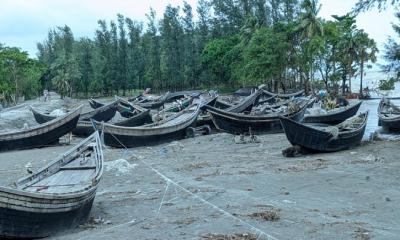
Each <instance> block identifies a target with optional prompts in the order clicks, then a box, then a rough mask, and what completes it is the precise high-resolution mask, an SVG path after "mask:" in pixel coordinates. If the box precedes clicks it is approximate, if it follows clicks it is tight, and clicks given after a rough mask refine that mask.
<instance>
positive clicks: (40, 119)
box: [29, 106, 57, 124]
mask: <svg viewBox="0 0 400 240" xmlns="http://www.w3.org/2000/svg"><path fill="white" fill-rule="evenodd" d="M29 109H30V110H31V112H32V114H33V117H34V118H35V121H36V122H37V123H39V124H43V123H45V122H48V121H51V120H53V119H56V118H57V117H56V116H51V115H49V114H44V113H41V112H39V111H37V110H36V109H34V108H33V107H32V106H29Z"/></svg>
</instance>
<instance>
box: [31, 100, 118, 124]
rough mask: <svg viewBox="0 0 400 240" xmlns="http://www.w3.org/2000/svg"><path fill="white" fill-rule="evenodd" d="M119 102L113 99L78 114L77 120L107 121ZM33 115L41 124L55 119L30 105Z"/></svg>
mask: <svg viewBox="0 0 400 240" xmlns="http://www.w3.org/2000/svg"><path fill="white" fill-rule="evenodd" d="M118 103H119V100H116V101H114V102H113V103H110V104H108V105H104V106H102V107H99V108H96V109H94V110H92V111H89V112H86V113H82V114H81V115H80V118H79V121H90V119H93V120H96V121H99V122H101V121H104V122H107V121H109V120H111V119H112V118H113V117H114V116H115V113H116V110H117V104H118ZM30 109H31V111H32V113H33V116H34V117H35V120H36V122H37V123H39V124H42V123H45V122H48V121H51V120H54V119H56V118H57V117H56V116H50V115H49V114H45V113H40V112H39V111H37V110H35V109H34V108H32V107H30Z"/></svg>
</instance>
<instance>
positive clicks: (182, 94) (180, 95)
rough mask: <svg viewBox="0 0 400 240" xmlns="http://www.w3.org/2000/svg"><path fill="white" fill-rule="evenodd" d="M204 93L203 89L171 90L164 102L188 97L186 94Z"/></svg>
mask: <svg viewBox="0 0 400 240" xmlns="http://www.w3.org/2000/svg"><path fill="white" fill-rule="evenodd" d="M202 93H204V91H203V90H187V91H179V92H173V93H169V94H168V96H167V99H166V102H170V101H174V100H176V99H180V98H184V97H188V96H193V95H200V94H202Z"/></svg>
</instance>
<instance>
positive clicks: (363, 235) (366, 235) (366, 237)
mask: <svg viewBox="0 0 400 240" xmlns="http://www.w3.org/2000/svg"><path fill="white" fill-rule="evenodd" d="M355 233H356V239H359V240H370V239H372V236H371V232H370V231H369V230H366V229H364V228H360V227H359V228H357V230H356V231H355Z"/></svg>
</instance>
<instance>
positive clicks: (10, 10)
mask: <svg viewBox="0 0 400 240" xmlns="http://www.w3.org/2000/svg"><path fill="white" fill-rule="evenodd" d="M186 1H187V2H188V3H190V4H191V5H192V7H193V9H196V3H197V0H186ZM182 2H183V0H141V1H139V0H112V1H109V0H0V42H1V43H5V44H6V45H8V46H17V47H20V48H22V49H23V50H25V51H28V52H29V53H30V55H31V56H35V55H36V52H37V50H36V43H37V42H40V41H43V40H44V39H45V38H46V36H47V32H48V30H49V29H51V28H53V27H55V26H62V25H65V24H67V25H68V26H70V27H71V28H72V31H73V33H74V35H75V37H82V36H88V37H93V35H94V30H95V28H96V27H97V20H98V19H106V20H111V19H115V18H116V14H117V13H122V14H123V15H124V16H126V17H130V18H132V19H136V20H141V21H144V20H145V19H146V18H145V14H146V13H148V12H149V9H150V7H153V8H154V9H155V10H156V12H157V14H158V17H160V16H162V13H163V11H164V8H165V6H166V5H168V4H172V5H174V6H176V5H182ZM355 2H356V0H320V3H321V4H322V8H321V11H320V16H321V17H323V18H326V19H330V16H331V15H334V14H337V15H344V14H346V13H347V12H348V11H350V10H351V9H352V7H353V6H354V4H355ZM394 12H395V11H394V10H393V9H392V8H389V9H388V10H386V11H383V12H378V11H377V10H372V11H369V12H367V13H363V14H360V15H359V16H358V18H357V25H358V26H359V28H362V29H364V30H365V31H366V32H367V33H368V34H369V35H370V36H371V37H372V38H374V39H375V40H376V41H377V42H378V46H379V48H380V49H382V46H383V43H384V42H385V41H386V39H387V37H388V36H389V35H394V33H393V30H392V28H391V23H392V22H396V20H395V17H394V15H393V14H394Z"/></svg>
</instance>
